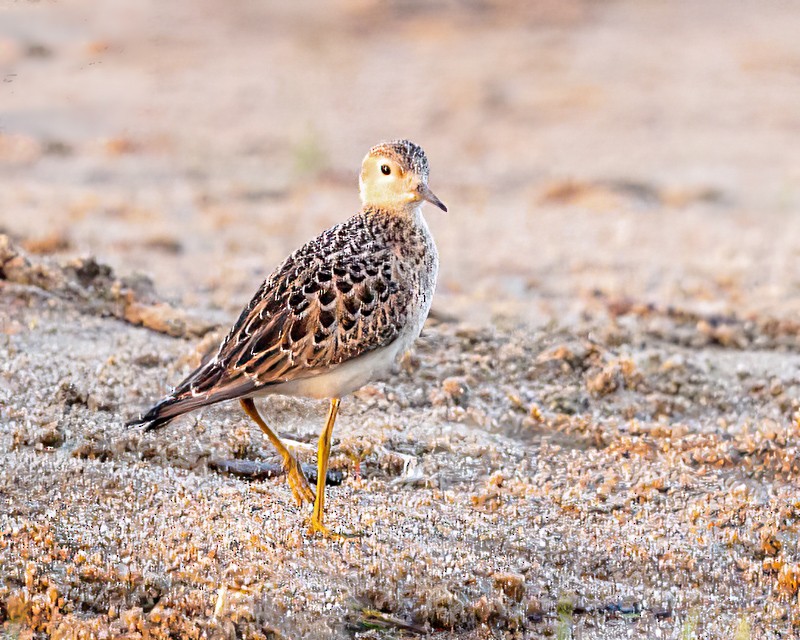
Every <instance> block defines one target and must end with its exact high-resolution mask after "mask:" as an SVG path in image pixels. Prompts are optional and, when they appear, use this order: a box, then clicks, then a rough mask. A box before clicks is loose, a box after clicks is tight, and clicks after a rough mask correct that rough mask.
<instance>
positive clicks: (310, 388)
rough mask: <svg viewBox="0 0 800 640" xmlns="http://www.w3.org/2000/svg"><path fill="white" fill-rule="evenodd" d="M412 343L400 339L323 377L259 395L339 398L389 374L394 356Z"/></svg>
mask: <svg viewBox="0 0 800 640" xmlns="http://www.w3.org/2000/svg"><path fill="white" fill-rule="evenodd" d="M411 342H413V338H412V339H411V340H407V339H405V340H404V339H403V338H402V337H399V338H398V339H397V340H395V341H394V342H393V343H391V344H390V345H388V346H386V347H383V348H382V349H376V350H375V351H371V352H369V353H366V354H364V355H362V356H359V357H358V358H354V359H353V360H349V361H347V362H343V363H342V364H340V365H338V366H336V367H334V368H333V369H331V370H330V371H327V372H325V373H320V374H318V375H315V376H311V377H309V378H301V379H298V380H291V381H289V382H283V383H280V384H275V385H270V386H268V387H265V388H264V389H263V390H262V391H261V392H260V393H259V395H262V394H263V395H271V394H278V395H287V396H302V397H305V398H320V399H321V398H341V397H342V396H346V395H348V394H350V393H352V392H353V391H355V390H356V389H359V388H360V387H363V386H364V385H365V384H367V383H368V382H370V381H371V380H374V379H375V378H377V377H379V376H381V375H383V374H384V373H386V372H387V371H389V369H391V367H392V364H393V363H394V361H395V359H396V358H397V355H398V354H399V353H401V351H405V350H406V349H408V347H409V346H410V345H411Z"/></svg>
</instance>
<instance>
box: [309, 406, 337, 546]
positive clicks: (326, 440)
mask: <svg viewBox="0 0 800 640" xmlns="http://www.w3.org/2000/svg"><path fill="white" fill-rule="evenodd" d="M338 412H339V398H331V408H330V410H329V411H328V421H327V422H326V423H325V428H324V429H323V430H322V433H320V434H319V447H318V448H317V499H316V500H315V501H314V514H313V515H312V516H311V529H312V530H313V531H319V532H320V533H321V534H323V535H331V533H330V531H329V530H328V528H327V527H326V526H325V525H324V524H322V518H323V516H324V515H325V479H326V477H327V475H328V458H329V457H330V455H331V437H332V436H333V424H334V423H335V422H336V414H337V413H338Z"/></svg>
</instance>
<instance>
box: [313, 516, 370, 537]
mask: <svg viewBox="0 0 800 640" xmlns="http://www.w3.org/2000/svg"><path fill="white" fill-rule="evenodd" d="M316 534H320V535H321V536H322V537H323V538H329V539H330V540H340V541H342V540H354V539H355V538H361V537H362V536H363V535H364V534H363V533H357V532H353V533H337V532H335V531H331V530H330V529H328V527H326V526H325V525H324V524H322V521H321V520H319V519H317V518H315V517H313V516H312V517H311V520H310V521H309V523H308V535H310V536H313V535H316Z"/></svg>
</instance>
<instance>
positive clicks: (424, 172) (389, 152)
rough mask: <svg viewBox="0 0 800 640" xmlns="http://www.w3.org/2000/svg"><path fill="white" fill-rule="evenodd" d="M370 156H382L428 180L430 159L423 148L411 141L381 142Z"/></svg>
mask: <svg viewBox="0 0 800 640" xmlns="http://www.w3.org/2000/svg"><path fill="white" fill-rule="evenodd" d="M369 155H382V156H386V157H387V158H391V159H392V160H394V161H395V162H397V163H398V164H399V165H400V166H401V167H403V169H404V170H405V171H413V172H414V173H416V174H417V175H420V176H422V177H423V178H425V179H427V178H428V158H427V157H426V156H425V152H424V151H423V150H422V147H420V146H418V145H416V144H414V143H413V142H411V141H410V140H392V141H391V142H381V143H380V144H376V145H375V146H374V147H372V149H370V150H369Z"/></svg>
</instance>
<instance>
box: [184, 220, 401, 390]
mask: <svg viewBox="0 0 800 640" xmlns="http://www.w3.org/2000/svg"><path fill="white" fill-rule="evenodd" d="M351 220H353V219H351ZM348 222H350V221H348ZM356 222H357V221H356ZM403 268H404V267H403V263H402V261H401V260H399V259H398V257H397V254H396V252H395V251H394V250H393V248H392V247H391V246H387V244H386V243H381V242H378V241H376V240H375V238H374V237H373V236H372V235H371V233H370V231H369V229H368V228H365V227H363V226H358V225H356V224H355V222H351V224H350V228H346V227H338V228H337V227H334V228H333V229H331V230H329V231H328V232H326V233H324V234H322V235H321V236H319V237H317V238H315V239H314V240H312V241H311V242H309V243H308V244H306V245H305V246H304V247H302V248H301V249H299V250H298V251H296V252H295V253H293V254H292V255H291V256H289V258H287V259H286V260H285V261H284V263H283V264H282V265H281V266H280V267H278V269H277V270H276V271H275V273H273V274H272V276H270V278H269V279H267V280H266V281H265V282H264V284H263V285H262V286H261V288H260V289H259V290H258V292H257V293H256V295H255V296H254V297H253V299H252V300H251V301H250V304H249V305H248V306H247V307H246V308H245V310H244V311H243V312H242V314H241V315H240V316H239V319H238V320H237V322H236V324H235V325H234V326H233V328H232V329H231V331H230V333H229V334H228V336H227V338H226V339H225V341H224V342H223V343H222V345H221V346H220V349H219V351H218V353H217V355H216V356H215V357H214V359H213V360H212V361H211V362H209V363H208V365H206V369H207V371H204V372H201V371H198V372H196V374H193V376H190V378H189V379H187V381H186V382H188V383H189V386H190V387H191V388H192V391H193V392H194V393H195V394H198V393H202V394H203V395H216V394H217V393H225V394H226V395H227V393H228V392H229V391H228V390H231V389H247V390H248V392H249V391H252V390H255V389H258V388H259V387H263V386H266V385H271V384H277V383H281V382H288V381H290V380H297V379H300V378H307V377H312V376H314V375H318V374H320V373H324V372H325V371H327V370H330V369H331V368H333V367H336V366H337V365H339V364H341V363H343V362H345V361H347V360H351V359H353V358H356V357H358V356H360V355H362V354H365V353H368V352H370V351H373V350H374V349H378V348H380V347H384V346H386V345H388V344H390V343H391V342H392V341H394V340H395V338H397V336H398V334H399V332H400V331H401V329H402V328H403V327H404V326H405V324H406V321H407V316H408V310H409V308H410V303H411V300H412V297H413V295H414V292H413V290H412V289H411V286H410V285H409V283H408V280H407V277H404V275H405V274H404V273H402V271H403ZM403 282H406V284H405V286H404V285H403V284H402V283H403Z"/></svg>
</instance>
